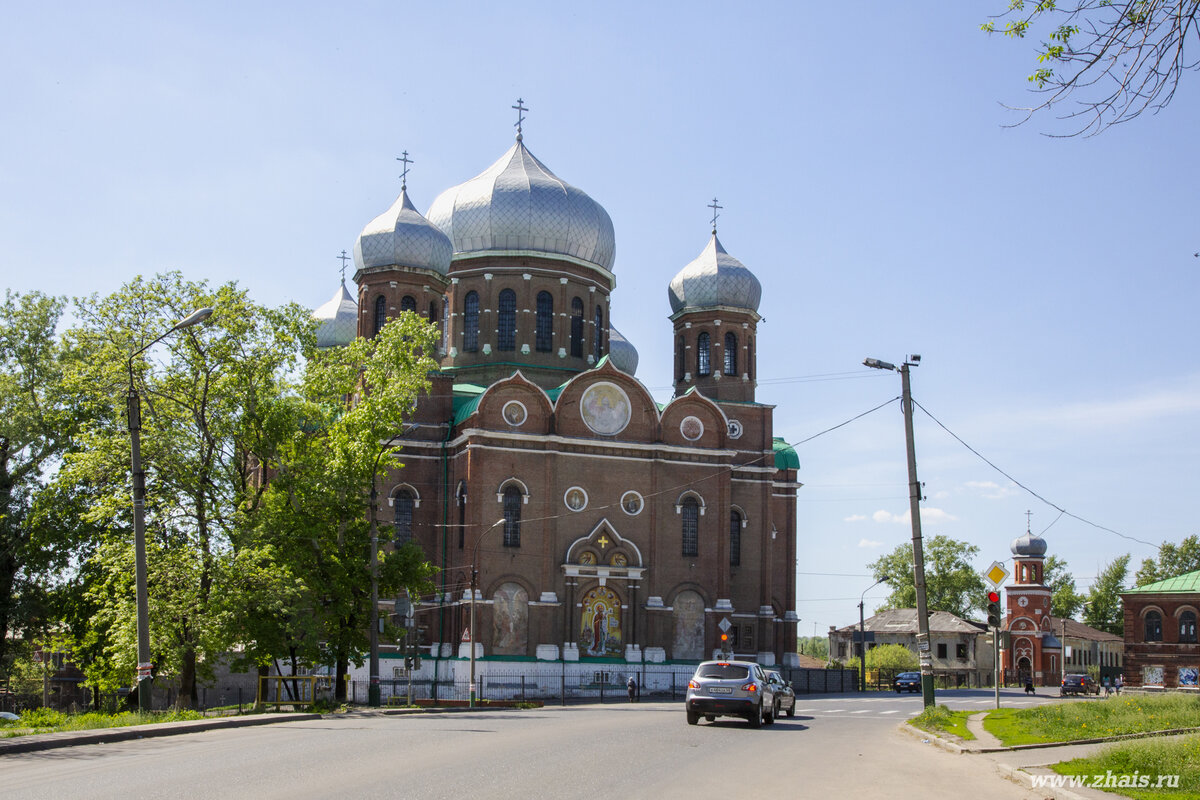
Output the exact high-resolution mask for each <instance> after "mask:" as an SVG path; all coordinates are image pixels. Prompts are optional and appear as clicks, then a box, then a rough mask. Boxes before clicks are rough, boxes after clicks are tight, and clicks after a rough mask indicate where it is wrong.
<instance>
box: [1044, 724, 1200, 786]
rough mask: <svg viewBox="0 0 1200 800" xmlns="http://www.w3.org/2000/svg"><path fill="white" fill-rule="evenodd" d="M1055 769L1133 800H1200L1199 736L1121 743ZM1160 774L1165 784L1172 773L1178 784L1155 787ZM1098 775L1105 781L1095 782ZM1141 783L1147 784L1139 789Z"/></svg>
mask: <svg viewBox="0 0 1200 800" xmlns="http://www.w3.org/2000/svg"><path fill="white" fill-rule="evenodd" d="M1053 769H1054V771H1055V772H1058V773H1060V774H1062V775H1078V776H1080V777H1082V778H1083V779H1084V780H1086V781H1088V785H1089V786H1091V787H1092V788H1097V789H1101V790H1104V791H1112V792H1117V793H1119V794H1121V795H1123V796H1126V797H1132V798H1134V800H1200V736H1180V737H1172V738H1170V739H1139V740H1137V741H1132V742H1122V743H1120V744H1114V745H1111V746H1109V747H1106V748H1105V749H1104V750H1103V751H1101V752H1100V753H1097V754H1096V755H1095V756H1092V757H1090V758H1077V759H1075V760H1073V761H1064V762H1062V763H1061V764H1055V765H1054V766H1053ZM1160 775H1161V776H1164V785H1166V782H1168V781H1170V780H1171V778H1170V777H1169V776H1175V775H1177V776H1179V777H1178V787H1177V788H1174V789H1172V788H1154V787H1155V784H1157V783H1158V782H1159V776H1160ZM1097 778H1099V779H1100V781H1102V782H1103V783H1100V784H1097V783H1095V782H1094V781H1095V780H1096V779H1097ZM1122 782H1124V784H1125V785H1124V786H1122V785H1121V783H1122ZM1140 783H1144V784H1146V786H1145V787H1144V788H1138V784H1140ZM1105 784H1107V787H1106V786H1105Z"/></svg>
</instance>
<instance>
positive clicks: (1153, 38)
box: [982, 0, 1200, 136]
mask: <svg viewBox="0 0 1200 800" xmlns="http://www.w3.org/2000/svg"><path fill="white" fill-rule="evenodd" d="M1197 14H1200V4H1198V3H1196V2H1195V0H1167V2H1150V0H1071V1H1070V2H1067V3H1065V4H1063V5H1062V6H1061V7H1060V6H1059V4H1058V3H1056V2H1054V0H1031V2H1028V3H1026V2H1024V1H1023V0H1010V2H1009V4H1008V9H1007V10H1006V11H1004V12H1003V13H1001V14H999V15H998V16H997V18H996V19H992V20H989V21H987V22H985V23H984V24H983V25H982V28H983V30H984V31H985V32H987V33H1002V34H1003V35H1005V36H1008V37H1011V38H1016V39H1023V38H1024V37H1025V36H1026V34H1028V33H1030V32H1031V31H1033V30H1035V29H1041V30H1043V31H1045V33H1044V34H1043V35H1044V36H1046V39H1045V40H1044V41H1042V43H1041V45H1040V47H1039V49H1038V54H1037V62H1038V66H1037V67H1036V68H1035V69H1034V71H1033V73H1032V74H1030V75H1029V82H1030V83H1032V84H1033V85H1034V87H1035V91H1037V92H1039V93H1041V94H1043V95H1044V99H1043V100H1042V101H1041V102H1040V103H1038V104H1037V105H1035V106H1033V107H1032V108H1028V109H1025V111H1026V112H1027V114H1026V117H1025V119H1026V120H1028V119H1029V118H1030V117H1032V116H1033V115H1034V114H1036V113H1037V112H1038V111H1044V110H1046V109H1049V108H1051V107H1054V106H1057V105H1058V104H1059V103H1061V102H1063V101H1065V100H1067V99H1068V98H1074V97H1078V98H1079V99H1078V100H1077V102H1078V106H1077V107H1076V108H1075V109H1074V110H1071V111H1067V112H1066V113H1065V114H1063V115H1062V117H1061V118H1062V119H1067V120H1071V121H1072V124H1073V125H1075V126H1076V129H1075V130H1074V132H1073V133H1071V134H1070V135H1072V136H1074V135H1078V134H1080V133H1086V134H1087V135H1094V134H1096V133H1099V132H1100V131H1102V130H1104V129H1105V128H1108V127H1109V126H1111V125H1116V124H1118V123H1121V122H1128V121H1129V120H1131V119H1134V118H1136V117H1137V116H1139V115H1140V114H1141V113H1142V112H1143V111H1146V110H1147V109H1149V110H1151V111H1154V112H1158V111H1160V110H1161V109H1163V108H1166V106H1167V105H1168V104H1169V103H1170V102H1171V99H1172V98H1173V97H1174V96H1175V90H1176V88H1177V87H1178V84H1179V79H1180V78H1181V77H1182V76H1183V73H1184V71H1185V70H1194V69H1196V68H1197V67H1198V66H1200V61H1197V59H1196V57H1195V56H1194V55H1189V54H1188V53H1187V52H1186V48H1187V45H1188V44H1189V40H1191V44H1192V45H1193V46H1195V44H1196V43H1197V42H1196V40H1197V38H1198V37H1200V33H1198V30H1197V25H1198V23H1200V20H1198V19H1197ZM998 21H999V22H998Z"/></svg>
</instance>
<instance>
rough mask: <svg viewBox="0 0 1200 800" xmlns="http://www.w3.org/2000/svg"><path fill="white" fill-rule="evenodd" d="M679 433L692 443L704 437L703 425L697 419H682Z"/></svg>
mask: <svg viewBox="0 0 1200 800" xmlns="http://www.w3.org/2000/svg"><path fill="white" fill-rule="evenodd" d="M679 432H680V433H681V434H683V438H685V439H687V440H688V441H689V442H694V441H696V440H697V439H699V438H700V437H701V436H703V435H704V423H703V422H701V421H700V418H699V417H684V418H683V422H680V423H679Z"/></svg>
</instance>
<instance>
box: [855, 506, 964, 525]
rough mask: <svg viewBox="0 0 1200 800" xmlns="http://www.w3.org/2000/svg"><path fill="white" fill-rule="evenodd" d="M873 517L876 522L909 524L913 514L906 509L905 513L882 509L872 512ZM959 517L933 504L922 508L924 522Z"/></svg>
mask: <svg viewBox="0 0 1200 800" xmlns="http://www.w3.org/2000/svg"><path fill="white" fill-rule="evenodd" d="M871 519H873V520H875V521H876V522H897V523H899V522H903V523H905V524H908V523H910V522H911V521H912V515H911V513H910V512H908V511H905V512H904V513H903V514H893V513H892V512H890V511H883V510H880V511H876V512H875V513H874V514H872V515H871ZM957 519H958V517H956V516H954V515H953V514H947V513H946V512H945V511H943V510H942V509H940V508H933V507H932V506H929V507H926V508H922V509H921V522H922V523H928V524H930V525H936V524H938V523H939V522H954V521H955V520H957Z"/></svg>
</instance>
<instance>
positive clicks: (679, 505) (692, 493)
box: [675, 489, 706, 517]
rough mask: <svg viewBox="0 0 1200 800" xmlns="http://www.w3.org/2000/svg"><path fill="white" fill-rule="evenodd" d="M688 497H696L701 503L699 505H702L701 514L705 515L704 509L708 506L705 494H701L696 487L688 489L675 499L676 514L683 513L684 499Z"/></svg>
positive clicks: (698, 502) (697, 501)
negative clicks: (705, 501)
mask: <svg viewBox="0 0 1200 800" xmlns="http://www.w3.org/2000/svg"><path fill="white" fill-rule="evenodd" d="M688 497H694V498H696V503H697V504H699V506H700V516H702V517H703V516H704V509H705V507H706V506H705V503H704V496H703V495H701V494H700V493H699V492H697V491H696V490H695V489H687V490H685V491H684V492H683V493H682V494H680V495H679V497H677V498H676V499H675V513H676V514H682V513H683V501H684V500H685V499H687V498H688Z"/></svg>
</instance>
